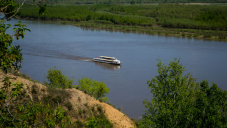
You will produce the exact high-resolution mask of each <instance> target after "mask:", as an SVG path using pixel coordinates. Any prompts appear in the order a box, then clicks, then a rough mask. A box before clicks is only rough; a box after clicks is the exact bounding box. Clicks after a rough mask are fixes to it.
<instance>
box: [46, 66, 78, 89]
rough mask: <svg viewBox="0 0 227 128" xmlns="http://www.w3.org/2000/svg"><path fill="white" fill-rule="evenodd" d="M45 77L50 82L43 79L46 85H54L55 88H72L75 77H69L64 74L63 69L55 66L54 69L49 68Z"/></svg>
mask: <svg viewBox="0 0 227 128" xmlns="http://www.w3.org/2000/svg"><path fill="white" fill-rule="evenodd" d="M44 75H45V74H44ZM45 78H46V79H47V80H48V82H46V81H45V79H43V83H44V85H46V86H48V87H54V88H63V89H65V88H72V84H73V81H74V80H73V79H70V78H67V76H65V75H64V74H62V72H61V70H58V68H56V67H54V69H50V70H48V73H47V76H46V75H45Z"/></svg>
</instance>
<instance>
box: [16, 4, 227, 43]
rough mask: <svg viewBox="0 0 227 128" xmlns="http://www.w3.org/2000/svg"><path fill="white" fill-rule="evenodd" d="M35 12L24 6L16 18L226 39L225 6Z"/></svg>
mask: <svg viewBox="0 0 227 128" xmlns="http://www.w3.org/2000/svg"><path fill="white" fill-rule="evenodd" d="M38 11H39V7H37V6H31V5H24V6H23V7H22V8H21V9H20V12H19V13H18V16H20V17H21V18H27V17H29V18H35V19H45V20H62V21H71V22H74V23H78V24H79V25H78V24H77V26H85V27H96V28H100V27H99V26H98V23H99V25H102V27H101V28H107V29H119V30H122V29H124V30H127V31H138V29H140V30H139V31H141V29H143V33H151V34H152V33H153V34H161V33H163V29H164V31H165V32H164V34H165V35H167V34H169V33H172V34H174V33H175V35H176V34H178V35H181V36H185V34H187V36H189V37H203V38H213V39H214V38H215V39H226V37H227V32H226V31H227V7H226V6H201V5H182V4H159V5H146V4H141V5H140V4H136V5H114V4H93V5H71V6H70V5H49V6H48V7H47V13H45V14H39V13H38ZM104 24H105V26H104ZM122 25H123V26H125V28H124V27H122ZM132 26H134V28H133V27H132ZM135 26H136V27H135ZM128 27H129V28H128ZM176 29H177V30H176ZM182 29H184V30H182ZM185 29H187V30H185ZM124 30H123V31H124ZM195 30H196V31H195Z"/></svg>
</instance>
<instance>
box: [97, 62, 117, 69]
mask: <svg viewBox="0 0 227 128" xmlns="http://www.w3.org/2000/svg"><path fill="white" fill-rule="evenodd" d="M94 63H95V66H100V67H102V68H104V69H111V70H119V69H121V65H114V64H107V63H100V62H94Z"/></svg>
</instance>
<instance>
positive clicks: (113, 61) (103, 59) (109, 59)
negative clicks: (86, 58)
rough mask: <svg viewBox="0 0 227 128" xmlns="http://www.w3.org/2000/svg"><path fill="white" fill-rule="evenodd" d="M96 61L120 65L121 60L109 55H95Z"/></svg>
mask: <svg viewBox="0 0 227 128" xmlns="http://www.w3.org/2000/svg"><path fill="white" fill-rule="evenodd" d="M93 61H95V62H102V63H108V64H117V65H120V64H121V61H120V60H118V59H117V58H115V57H108V56H100V57H95V58H94V59H93Z"/></svg>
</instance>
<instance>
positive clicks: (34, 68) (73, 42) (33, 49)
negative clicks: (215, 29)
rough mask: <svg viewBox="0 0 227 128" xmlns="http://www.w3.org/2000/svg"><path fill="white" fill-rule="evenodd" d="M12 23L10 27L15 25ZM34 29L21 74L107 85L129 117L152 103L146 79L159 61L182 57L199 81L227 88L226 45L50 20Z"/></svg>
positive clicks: (21, 42) (24, 44)
mask: <svg viewBox="0 0 227 128" xmlns="http://www.w3.org/2000/svg"><path fill="white" fill-rule="evenodd" d="M16 22H17V20H15V19H13V20H12V21H10V22H9V23H12V24H13V23H16ZM22 22H23V23H24V24H26V25H27V27H28V28H29V29H30V30H31V32H27V33H26V34H27V36H26V37H25V38H24V39H23V40H19V41H16V40H15V41H14V44H18V45H21V48H22V49H23V50H22V53H23V58H24V60H23V63H22V69H21V72H23V73H25V74H27V75H28V76H30V77H31V78H33V79H35V80H38V81H40V82H42V80H43V78H44V73H47V71H48V70H49V69H50V68H54V66H56V67H58V68H59V69H61V70H62V72H63V74H65V75H67V76H68V77H72V76H74V80H75V82H74V84H78V79H81V78H82V77H83V76H84V77H89V78H92V79H96V80H98V81H101V80H102V81H104V82H105V84H106V86H107V87H108V88H110V92H109V94H107V97H108V98H109V100H110V103H111V104H113V105H115V106H116V108H120V109H121V111H123V112H124V113H125V114H127V115H128V116H129V117H133V118H138V117H139V116H140V115H142V114H143V113H144V112H143V110H144V105H143V100H144V99H147V100H151V98H152V94H151V93H150V91H149V89H148V86H147V80H151V79H152V78H153V77H154V76H155V75H158V73H157V67H156V64H157V63H158V62H157V59H162V61H163V63H164V64H168V61H171V60H174V58H180V59H181V64H183V65H184V66H185V68H186V69H187V71H186V72H191V73H192V75H193V76H194V77H195V78H197V81H201V80H203V79H206V80H208V82H209V83H211V82H214V83H217V84H218V85H219V87H221V88H222V89H225V90H226V89H227V81H226V79H227V42H220V41H204V40H196V39H193V38H192V39H188V38H182V37H166V36H158V35H145V34H135V33H123V32H109V31H105V30H86V29H83V28H80V27H75V26H71V25H62V24H58V23H53V22H49V21H26V20H22ZM101 55H104V56H114V57H116V58H118V59H119V60H121V61H122V62H123V63H122V65H121V66H114V65H109V64H100V63H94V62H92V61H90V60H91V58H93V57H96V56H101Z"/></svg>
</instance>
